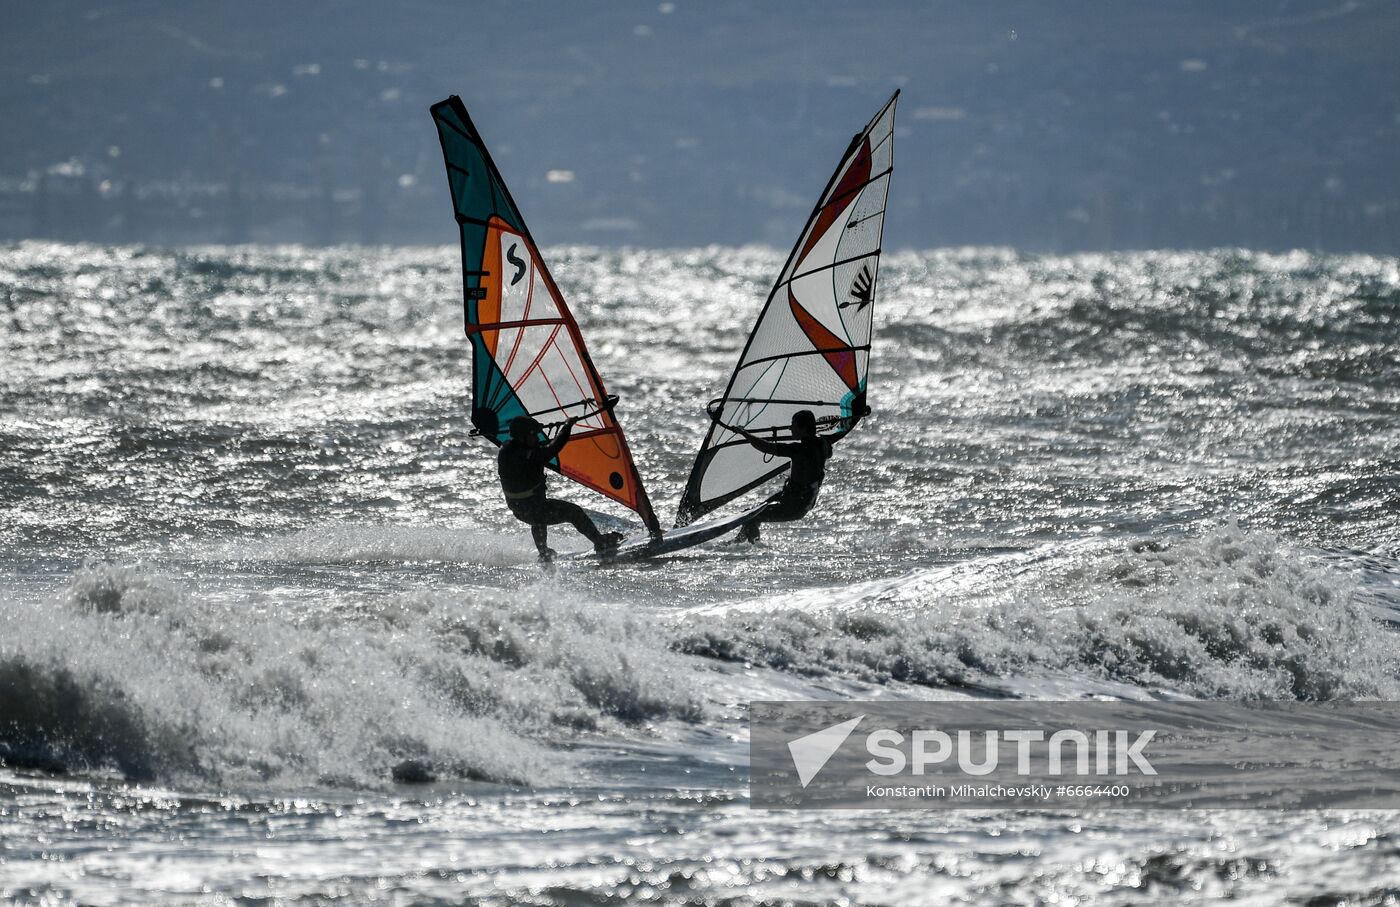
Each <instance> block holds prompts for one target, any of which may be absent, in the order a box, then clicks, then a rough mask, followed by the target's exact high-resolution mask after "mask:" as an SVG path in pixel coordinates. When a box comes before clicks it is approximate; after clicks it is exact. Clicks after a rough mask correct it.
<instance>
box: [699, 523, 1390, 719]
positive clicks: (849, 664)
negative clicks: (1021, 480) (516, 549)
mask: <svg viewBox="0 0 1400 907" xmlns="http://www.w3.org/2000/svg"><path fill="white" fill-rule="evenodd" d="M935 573H936V574H937V576H941V575H942V574H941V573H938V571H935ZM937 576H934V577H932V579H931V577H930V576H925V575H923V573H922V572H921V573H920V574H916V575H914V576H911V577H907V578H906V579H905V580H904V581H902V582H899V583H890V582H881V583H876V584H870V585H869V586H867V587H862V588H860V589H857V590H856V592H857V594H856V595H855V596H848V595H843V594H842V591H841V590H826V591H827V592H828V594H827V595H826V596H825V599H824V600H825V602H826V606H825V607H824V608H813V607H812V602H813V601H814V600H816V599H820V598H822V596H819V595H814V593H813V592H811V591H810V590H808V591H805V592H801V593H795V594H794V595H792V596H791V597H785V596H779V597H776V598H775V599H771V600H769V601H767V602H765V603H764V605H763V607H762V608H761V610H759V611H758V612H753V611H748V612H746V611H743V610H731V611H729V612H727V613H723V614H715V613H706V612H704V611H702V612H700V613H698V614H695V615H692V616H690V617H689V618H687V620H686V621H685V622H684V624H683V628H682V629H681V630H680V631H679V633H678V637H677V640H676V642H675V645H676V647H677V648H678V649H680V650H681V651H685V652H690V653H695V654H702V655H707V656H711V657H716V658H721V659H725V660H737V661H743V662H748V663H752V664H757V665H763V666H767V667H771V668H776V669H779V670H784V671H792V672H797V673H802V674H808V675H822V674H830V673H836V674H848V675H853V676H856V677H861V678H865V679H868V680H871V681H876V682H880V681H889V680H895V681H902V682H908V683H916V684H926V685H933V686H940V685H947V684H955V685H956V684H985V683H986V682H988V681H989V680H996V679H1006V678H1016V677H1023V676H1026V675H1044V674H1052V675H1060V676H1062V677H1077V678H1083V679H1084V680H1085V682H1086V683H1082V684H1081V685H1082V686H1086V691H1087V684H1088V683H1092V682H1094V681H1114V682H1120V683H1127V684H1131V685H1132V686H1134V687H1138V688H1143V689H1147V690H1160V691H1168V692H1173V693H1179V694H1185V695H1190V696H1198V697H1204V698H1228V699H1251V698H1266V699H1308V700H1316V699H1349V698H1376V697H1379V698H1393V697H1394V696H1396V695H1400V639H1397V638H1396V636H1395V634H1394V633H1391V632H1387V631H1385V630H1384V629H1382V627H1381V626H1380V625H1379V624H1378V623H1377V621H1376V620H1375V618H1374V617H1373V615H1372V612H1371V611H1370V610H1369V609H1368V608H1367V606H1366V605H1365V604H1364V602H1363V601H1362V600H1361V599H1360V598H1359V597H1358V596H1357V595H1356V583H1355V581H1354V579H1353V578H1352V577H1350V576H1349V575H1347V574H1346V573H1343V572H1341V571H1339V570H1337V569H1335V568H1333V567H1329V566H1326V565H1323V564H1318V563H1310V562H1308V561H1307V560H1306V559H1303V558H1301V557H1300V556H1299V555H1298V553H1297V552H1296V551H1293V550H1290V549H1289V548H1288V547H1287V546H1285V545H1284V544H1283V543H1282V542H1280V540H1279V539H1277V538H1276V537H1274V536H1272V535H1270V534H1268V533H1263V532H1247V531H1243V530H1241V529H1239V528H1238V527H1237V526H1235V525H1233V524H1230V525H1227V526H1224V527H1222V528H1220V529H1218V530H1217V531H1215V532H1212V533H1210V534H1207V535H1205V536H1203V537H1200V538H1196V539H1189V540H1181V541H1178V542H1177V543H1175V544H1170V545H1162V546H1159V545H1152V546H1145V547H1142V548H1141V549H1140V550H1132V549H1127V550H1123V549H1119V551H1118V552H1117V553H1113V554H1108V555H1106V556H1099V557H1087V558H1086V557H1079V558H1074V559H1065V560H1061V561H1058V562H1056V563H1055V565H1053V566H1052V565H1049V564H1047V565H1046V566H1045V567H1043V568H1042V569H1037V570H1032V571H1025V572H1022V573H1021V574H1020V575H1019V576H1018V575H1015V574H1006V575H1004V581H1005V587H1004V588H1002V589H999V590H997V591H996V592H994V593H988V594H980V595H967V594H958V593H959V590H960V588H963V587H965V584H964V583H950V584H949V586H950V588H940V587H939V584H938V582H937V581H936V580H937Z"/></svg>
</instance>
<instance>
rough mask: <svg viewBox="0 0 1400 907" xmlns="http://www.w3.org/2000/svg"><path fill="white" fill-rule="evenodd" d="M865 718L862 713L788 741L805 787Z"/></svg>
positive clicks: (799, 779)
mask: <svg viewBox="0 0 1400 907" xmlns="http://www.w3.org/2000/svg"><path fill="white" fill-rule="evenodd" d="M864 720H865V716H864V715H861V716H859V717H856V718H852V719H851V720H850V721H843V722H841V723H840V724H833V725H832V726H831V727H828V728H822V729H821V730H820V731H817V732H816V733H813V734H808V735H807V736H805V737H798V738H797V739H796V740H792V741H789V742H788V752H789V753H791V754H792V764H793V767H795V768H796V769H797V780H798V781H800V782H802V786H803V787H804V788H805V787H806V786H807V785H808V784H810V783H811V781H812V779H813V778H815V777H816V776H817V773H818V772H820V771H821V770H822V768H823V767H825V766H826V763H827V762H828V761H829V760H830V759H831V757H832V756H834V755H836V751H837V750H839V749H840V748H841V744H843V743H845V742H846V738H847V737H849V736H851V732H852V731H854V730H855V729H856V725H858V724H860V723H861V722H862V721H864Z"/></svg>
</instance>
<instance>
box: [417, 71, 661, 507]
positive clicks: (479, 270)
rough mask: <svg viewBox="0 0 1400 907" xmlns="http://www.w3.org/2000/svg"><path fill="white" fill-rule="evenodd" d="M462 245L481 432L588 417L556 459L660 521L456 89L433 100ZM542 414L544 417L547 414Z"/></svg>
mask: <svg viewBox="0 0 1400 907" xmlns="http://www.w3.org/2000/svg"><path fill="white" fill-rule="evenodd" d="M431 112H432V115H433V120H434V122H436V124H437V127H438V139H439V141H440V142H441V144H442V151H443V160H444V162H445V164H446V170H447V182H448V186H449V188H450V189H451V193H452V206H453V215H454V218H455V220H456V222H457V225H458V228H459V231H460V238H461V250H462V308H463V322H464V328H465V333H466V336H467V339H468V343H469V344H470V346H471V350H472V411H471V420H472V424H473V425H474V426H475V428H476V433H477V434H479V435H481V436H482V437H485V438H487V439H488V440H490V441H491V442H492V443H495V444H498V445H499V444H502V443H504V442H505V441H506V439H507V438H508V437H509V426H510V421H511V420H512V419H514V418H515V417H517V416H533V417H535V418H537V419H539V420H540V421H541V422H544V423H546V424H548V423H549V422H551V421H557V422H562V421H563V420H564V419H565V418H568V417H573V416H577V417H580V421H579V422H578V425H577V428H576V429H575V431H574V433H573V435H572V436H571V437H570V439H569V442H568V443H567V444H566V445H564V448H563V449H562V450H561V451H560V452H559V455H558V457H557V458H556V459H555V461H554V462H552V463H551V464H549V465H550V468H552V469H554V470H556V471H557V472H559V473H560V474H562V475H564V476H567V477H568V478H570V479H572V480H574V481H576V482H579V483H580V484H582V485H585V486H587V487H588V488H591V489H593V490H594V491H597V492H598V493H600V494H603V495H605V496H607V497H609V498H612V499H613V500H615V501H618V502H620V503H621V504H623V505H625V506H626V507H629V508H631V509H632V510H634V511H636V512H637V514H638V516H640V517H641V518H642V522H643V523H645V524H646V525H647V528H648V529H651V530H653V531H659V529H660V527H659V524H658V522H657V519H656V516H655V514H654V513H653V511H652V507H651V502H650V500H649V499H648V498H647V493H646V489H645V487H644V486H643V485H642V480H641V476H640V475H639V474H638V472H637V468H636V465H635V463H634V462H633V460H632V454H631V451H630V450H629V449H628V447H627V441H626V438H625V436H624V435H623V432H622V428H621V426H620V425H618V423H617V419H616V417H615V416H614V414H613V411H612V410H613V405H614V404H615V403H616V402H617V398H616V397H614V396H610V395H609V394H608V392H607V388H606V387H605V386H604V384H603V381H602V378H601V377H600V376H599V374H598V370H597V368H596V367H595V366H594V365H593V361H592V359H591V358H590V357H589V355H588V348H587V347H586V346H585V345H584V342H583V336H582V334H581V332H580V331H579V327H578V322H577V321H575V320H574V317H573V313H572V312H570V311H569V308H568V306H567V305H566V304H565V302H564V296H563V294H562V293H561V292H560V291H559V287H558V285H557V284H556V283H555V282H554V278H553V276H552V275H551V274H550V273H549V268H548V266H547V265H546V264H545V261H544V258H543V256H542V255H541V254H540V251H539V247H538V245H537V244H536V243H535V240H534V238H533V237H532V236H531V234H530V230H529V228H528V227H527V226H526V225H525V220H524V218H523V217H521V215H520V210H519V207H518V206H517V205H516V203H515V200H514V199H513V198H512V197H511V194H510V190H509V188H507V186H506V183H505V180H504V179H503V178H502V177H501V174H500V171H499V170H498V169H497V168H496V164H495V162H494V161H493V160H492V159H491V155H490V152H488V151H487V150H486V145H485V143H484V142H483V141H482V139H481V135H480V133H478V132H477V130H476V127H475V125H474V124H473V123H472V121H471V118H470V116H468V114H467V110H466V107H465V106H464V105H463V104H462V101H461V99H460V98H458V97H456V96H455V95H454V96H452V97H450V98H448V99H447V100H445V101H442V102H439V103H437V104H434V105H433V107H432V109H431ZM542 417H543V418H542Z"/></svg>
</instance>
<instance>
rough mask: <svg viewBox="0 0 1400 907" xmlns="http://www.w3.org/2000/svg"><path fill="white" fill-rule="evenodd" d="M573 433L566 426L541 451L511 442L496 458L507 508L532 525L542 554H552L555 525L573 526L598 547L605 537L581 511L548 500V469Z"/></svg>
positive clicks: (514, 441) (574, 507) (575, 507)
mask: <svg viewBox="0 0 1400 907" xmlns="http://www.w3.org/2000/svg"><path fill="white" fill-rule="evenodd" d="M571 431H572V426H568V425H566V426H564V428H563V429H562V430H561V431H560V432H559V435H558V437H556V438H555V439H554V440H553V441H551V442H550V443H549V444H546V445H544V446H542V447H526V446H525V445H524V444H522V443H520V442H519V441H516V440H515V439H511V440H509V441H507V442H506V443H504V444H502V445H501V450H500V453H498V454H497V455H496V469H497V471H498V472H499V473H500V476H501V490H502V491H504V492H505V496H506V506H508V507H510V512H511V513H513V514H515V517H516V519H518V520H520V521H521V522H523V523H529V524H530V534H531V535H532V536H534V539H535V547H536V548H538V549H539V550H540V553H541V554H545V553H547V552H548V550H549V547H548V545H547V542H548V540H549V527H550V526H552V525H554V524H556V523H570V524H572V525H573V527H574V528H575V529H577V530H578V531H579V532H581V533H583V535H584V537H586V538H587V539H588V540H589V541H590V542H592V543H593V544H595V545H596V544H598V541H599V540H600V539H601V538H602V537H603V536H602V533H600V532H599V531H598V527H596V526H594V525H593V520H591V519H589V517H588V514H587V513H586V512H585V511H584V509H583V508H582V507H580V506H578V505H577V504H571V503H569V502H568V501H559V500H555V499H554V498H549V497H546V496H545V477H544V470H545V467H546V466H547V465H548V464H549V461H550V460H553V459H554V458H555V457H556V456H557V455H558V454H559V451H561V450H563V449H564V445H565V444H567V443H568V441H569V433H570V432H571Z"/></svg>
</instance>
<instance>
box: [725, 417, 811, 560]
mask: <svg viewBox="0 0 1400 907" xmlns="http://www.w3.org/2000/svg"><path fill="white" fill-rule="evenodd" d="M734 430H735V431H736V432H738V433H739V434H740V435H742V436H743V437H744V438H745V439H746V440H747V441H748V442H749V443H750V444H752V445H753V447H754V449H755V450H758V451H761V452H763V453H765V454H768V455H770V456H774V457H788V458H789V459H791V460H792V470H791V471H790V472H789V473H788V477H787V482H786V483H785V484H784V485H783V488H782V490H781V491H779V492H778V493H777V494H775V495H773V497H771V498H769V499H768V502H767V506H765V507H764V508H763V509H762V510H761V511H759V512H758V514H757V515H756V516H755V517H754V518H753V519H751V520H749V521H748V522H747V523H745V524H744V526H743V528H742V529H740V530H739V540H740V541H746V542H757V541H758V524H759V523H785V522H788V521H789V520H796V519H801V518H802V517H803V516H806V514H807V511H809V510H811V509H812V505H813V504H815V503H816V502H817V492H818V491H820V490H821V487H822V480H823V479H825V478H826V461H827V460H828V459H830V458H831V439H829V438H819V437H817V417H816V416H814V415H812V411H811V410H807V409H801V410H798V411H797V412H795V413H793V414H792V433H793V435H794V436H795V437H796V438H797V440H796V441H791V442H788V443H782V444H780V443H778V442H776V441H765V440H763V439H762V438H760V437H758V436H757V435H755V434H753V433H752V432H748V431H745V430H744V429H742V428H738V427H735V429H734Z"/></svg>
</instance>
